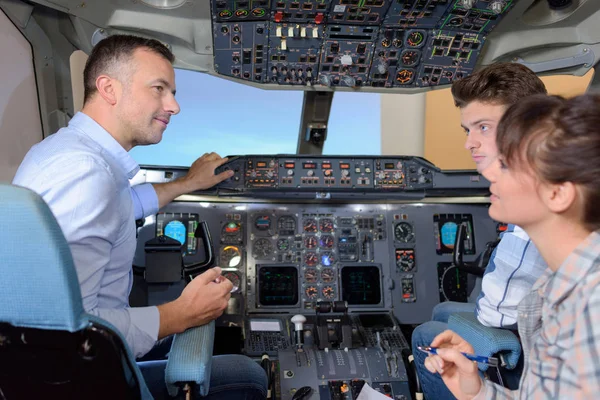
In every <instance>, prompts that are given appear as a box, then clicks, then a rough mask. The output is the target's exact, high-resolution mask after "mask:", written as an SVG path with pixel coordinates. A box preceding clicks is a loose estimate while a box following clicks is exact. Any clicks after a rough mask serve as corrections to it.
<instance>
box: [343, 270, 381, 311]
mask: <svg viewBox="0 0 600 400" xmlns="http://www.w3.org/2000/svg"><path fill="white" fill-rule="evenodd" d="M342 299H343V300H345V301H347V302H348V304H354V305H360V304H379V303H380V302H381V278H380V276H379V268H377V267H374V266H369V267H344V268H342Z"/></svg>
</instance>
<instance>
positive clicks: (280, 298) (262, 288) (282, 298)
mask: <svg viewBox="0 0 600 400" xmlns="http://www.w3.org/2000/svg"><path fill="white" fill-rule="evenodd" d="M258 296H259V302H260V304H261V305H263V306H294V305H296V303H298V270H297V269H296V267H282V266H277V267H274V266H269V267H262V268H260V269H259V272H258Z"/></svg>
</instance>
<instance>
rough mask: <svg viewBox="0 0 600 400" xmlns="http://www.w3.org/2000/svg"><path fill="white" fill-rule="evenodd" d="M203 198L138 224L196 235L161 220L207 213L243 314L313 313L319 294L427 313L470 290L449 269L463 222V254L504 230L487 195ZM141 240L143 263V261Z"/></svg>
mask: <svg viewBox="0 0 600 400" xmlns="http://www.w3.org/2000/svg"><path fill="white" fill-rule="evenodd" d="M200 204H201V205H199V203H197V202H175V203H172V204H171V205H169V206H168V207H167V208H166V210H164V211H161V213H159V214H158V215H157V219H156V220H155V223H154V224H147V225H145V226H144V227H143V228H141V230H140V233H139V239H138V240H139V241H140V242H142V243H143V242H145V241H147V240H150V239H151V238H153V237H154V236H155V235H156V234H158V233H160V232H163V233H164V234H166V235H171V234H172V235H174V237H175V238H179V237H184V236H185V237H188V238H190V234H191V235H192V237H193V232H191V230H189V229H186V230H184V231H182V232H180V231H178V230H175V231H173V232H171V231H168V232H167V231H166V230H165V229H164V228H161V229H162V230H161V229H158V228H157V227H158V226H159V225H158V224H160V223H162V224H163V226H164V222H165V221H167V220H168V221H169V222H168V223H170V224H173V223H174V222H173V221H179V222H180V223H181V225H182V226H183V227H186V226H188V225H189V221H188V219H189V218H190V216H192V217H191V220H192V221H195V219H196V218H197V217H196V216H200V219H201V220H206V221H207V223H208V226H209V229H210V231H211V233H212V237H213V242H214V254H215V257H216V259H215V264H216V265H219V266H220V267H221V268H222V270H223V273H224V275H225V276H226V277H227V278H228V279H230V280H231V281H232V282H233V284H234V290H233V293H232V299H234V300H233V301H234V302H235V307H233V308H232V310H231V311H229V312H231V313H233V314H236V313H237V315H252V314H261V315H269V314H273V315H275V314H279V313H286V314H297V313H301V314H306V315H311V314H314V313H315V311H314V310H315V307H316V305H317V303H319V302H323V301H330V302H334V301H345V302H347V304H348V310H349V312H351V313H356V312H374V311H379V312H381V311H384V310H388V311H390V310H391V311H392V312H393V314H394V315H395V316H396V317H397V318H398V320H399V321H401V322H402V323H408V324H413V323H421V322H424V321H426V320H427V319H428V318H429V316H430V315H431V310H432V309H433V307H434V306H435V305H436V304H438V303H439V302H440V301H445V300H455V301H465V300H466V299H467V296H468V292H467V285H466V284H465V279H466V276H464V275H463V274H462V273H458V274H457V271H453V272H452V273H450V272H447V270H448V269H449V268H451V267H452V265H451V261H452V247H453V246H454V241H455V237H456V231H457V229H458V227H459V226H460V225H461V224H465V225H466V226H467V235H466V237H465V239H464V240H465V242H464V248H465V254H464V258H465V260H466V261H469V260H472V259H474V258H475V256H476V255H477V253H478V251H480V249H482V248H483V246H484V244H485V243H487V242H489V241H493V240H494V239H495V238H496V236H497V232H496V223H495V222H494V221H492V220H491V219H490V218H489V217H488V215H487V207H488V205H487V204H485V203H474V204H468V203H467V204H461V202H460V201H458V202H456V203H453V202H449V203H447V202H442V203H435V202H432V203H429V202H427V201H419V202H417V203H415V202H411V201H400V202H393V201H392V202H390V201H386V200H382V201H379V200H378V201H373V202H367V203H365V202H342V203H335V204H320V203H314V202H313V201H306V202H303V201H298V200H294V201H293V202H283V201H282V200H279V201H273V202H267V203H261V202H252V201H248V200H240V199H235V198H232V199H222V200H219V201H204V200H203V201H201V202H200ZM186 221H187V222H186ZM175 224H176V225H177V226H180V225H179V224H177V223H175ZM190 226H191V225H190ZM191 242H194V243H195V246H196V253H195V254H187V253H186V254H184V263H187V262H189V261H194V260H196V261H197V260H198V259H200V260H201V259H202V257H203V256H204V254H205V249H204V248H203V246H202V243H201V242H199V241H193V240H190V241H188V242H187V245H186V246H188V247H187V248H189V246H190V245H191V244H190V243H191ZM143 248H144V246H138V250H137V252H136V261H135V263H136V265H144V261H143V259H144V253H143ZM163 300H164V301H168V300H169V299H167V298H165V299H163Z"/></svg>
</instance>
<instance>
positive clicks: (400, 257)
mask: <svg viewBox="0 0 600 400" xmlns="http://www.w3.org/2000/svg"><path fill="white" fill-rule="evenodd" d="M396 266H397V267H398V268H400V269H401V270H402V271H404V272H409V271H412V270H413V268H414V267H415V256H414V255H413V254H411V253H408V252H397V253H396Z"/></svg>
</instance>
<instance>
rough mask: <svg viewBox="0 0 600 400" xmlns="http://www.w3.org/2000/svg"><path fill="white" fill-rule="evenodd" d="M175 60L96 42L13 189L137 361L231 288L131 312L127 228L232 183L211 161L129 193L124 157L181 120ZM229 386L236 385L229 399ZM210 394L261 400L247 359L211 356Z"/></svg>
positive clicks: (216, 285) (130, 42) (194, 290)
mask: <svg viewBox="0 0 600 400" xmlns="http://www.w3.org/2000/svg"><path fill="white" fill-rule="evenodd" d="M173 60H174V57H173V54H172V53H171V52H170V50H168V49H167V48H166V47H165V46H164V45H162V44H161V43H160V42H158V41H155V40H148V39H142V38H138V37H133V36H124V35H116V36H111V37H109V38H108V39H105V40H103V41H101V42H100V43H99V44H98V45H97V46H96V47H95V48H94V49H93V51H92V53H91V54H90V57H89V59H88V61H87V63H86V67H85V71H84V85H85V100H84V106H83V110H82V111H81V112H80V113H77V114H76V115H75V116H74V117H73V119H72V120H71V121H70V122H69V125H68V126H67V127H66V128H62V129H60V130H59V131H58V132H57V133H56V134H54V135H51V136H49V137H48V138H46V139H45V140H43V141H42V142H41V143H38V144H37V145H35V146H33V147H32V148H31V150H30V151H29V152H28V153H27V155H26V156H25V159H24V160H23V162H22V164H21V166H20V167H19V169H18V171H17V173H16V175H15V178H14V180H13V183H14V184H16V185H20V186H25V187H28V188H30V189H32V190H34V191H35V192H37V193H39V194H40V195H41V196H42V197H43V198H44V200H45V201H46V203H48V205H49V206H50V208H51V210H52V212H53V213H54V215H55V217H56V219H57V220H58V223H59V225H60V227H61V228H62V230H63V233H64V235H65V237H66V238H67V241H68V243H69V247H70V249H71V253H72V255H73V259H74V262H75V267H76V270H77V275H78V279H79V283H80V285H81V292H82V297H83V306H84V308H85V310H86V311H87V312H89V313H91V314H94V315H97V316H99V317H101V318H103V319H105V320H107V321H109V322H110V323H112V324H113V325H114V326H115V327H116V328H117V329H119V331H120V332H121V333H122V334H123V336H124V337H125V339H126V341H127V343H128V345H129V347H130V348H131V350H132V352H133V354H134V355H135V356H136V357H141V356H143V355H144V354H146V353H147V352H148V351H149V350H150V349H151V348H152V347H153V346H154V345H155V343H156V341H157V340H158V339H161V338H164V337H167V336H170V335H172V334H175V333H179V332H183V331H185V330H186V329H188V328H190V327H194V326H199V325H203V324H206V323H208V322H210V321H211V320H213V319H215V318H217V317H219V316H220V315H221V314H222V313H223V310H224V309H225V307H226V306H227V303H228V300H229V297H230V291H231V288H232V284H231V282H229V281H228V280H227V279H224V278H221V271H220V268H213V269H211V270H209V271H207V272H206V273H204V274H202V275H200V276H199V277H197V278H196V279H194V280H193V281H192V282H190V283H189V284H188V285H187V286H186V288H185V289H184V290H183V292H182V294H181V296H180V297H179V298H178V299H176V300H174V301H172V302H170V303H167V304H163V305H160V306H158V307H136V308H132V307H129V303H128V298H129V292H130V291H131V287H132V283H133V276H132V267H131V266H132V261H133V256H134V252H135V248H136V229H135V220H136V219H139V218H143V217H146V216H148V215H151V214H154V213H156V212H157V211H158V209H159V208H161V207H163V206H165V205H166V204H168V203H169V202H171V201H172V200H173V199H174V198H176V197H177V196H179V195H181V194H184V193H188V192H192V191H194V190H201V189H206V188H209V187H211V186H213V185H215V184H216V183H218V182H221V181H222V180H224V179H227V178H228V177H230V176H231V174H232V173H231V171H226V172H223V173H221V174H219V175H215V174H214V170H215V168H216V167H218V166H219V165H221V164H223V163H224V162H226V161H227V160H226V159H224V158H221V157H220V156H218V155H217V154H215V153H210V154H205V155H203V156H202V157H200V158H199V159H198V160H196V161H195V162H194V163H193V164H192V166H191V167H190V169H189V171H188V174H187V175H186V176H185V177H182V178H180V179H177V180H175V181H173V182H170V183H162V184H143V185H139V186H134V187H131V186H130V184H129V179H131V178H133V176H134V175H135V174H136V173H137V171H138V170H139V166H138V165H137V163H136V162H135V161H134V160H133V158H132V157H131V156H130V155H129V153H128V151H129V150H131V149H132V148H133V147H134V146H138V145H150V144H156V143H158V142H160V140H161V139H162V135H163V133H164V131H165V129H166V127H167V125H168V123H169V120H170V118H171V117H172V116H173V115H175V114H177V113H178V112H179V105H178V104H177V101H176V100H175V97H174V96H175V73H174V70H173V66H172V62H173ZM215 371H217V372H216V373H217V375H216V376H215V375H214V374H215ZM142 372H143V373H144V374H145V371H144V368H142ZM153 374H155V372H153ZM145 375H146V374H145ZM153 376H154V375H153ZM242 376H244V377H245V378H244V379H245V380H243V379H242V378H241V377H242ZM213 381H214V382H218V383H217V384H215V385H213ZM148 383H149V387H150V389H151V390H152V389H153V387H152V386H151V383H152V382H148ZM163 383H164V381H163ZM240 383H241V385H240ZM229 384H235V385H234V387H233V390H228V389H229V388H228V386H227V385H229ZM161 386H164V384H163V385H161ZM211 393H213V395H211V396H209V397H210V398H211V399H212V398H215V399H216V398H220V397H222V398H234V397H235V398H261V397H263V398H264V394H266V378H265V376H264V373H263V371H262V369H261V368H260V367H259V366H258V365H257V364H256V363H254V362H252V361H251V360H250V359H248V358H246V357H242V356H229V358H219V357H216V358H215V360H214V361H213V376H211ZM154 394H155V395H156V393H154ZM241 396H248V397H241ZM253 396H254V397H253ZM159 397H160V396H159Z"/></svg>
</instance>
